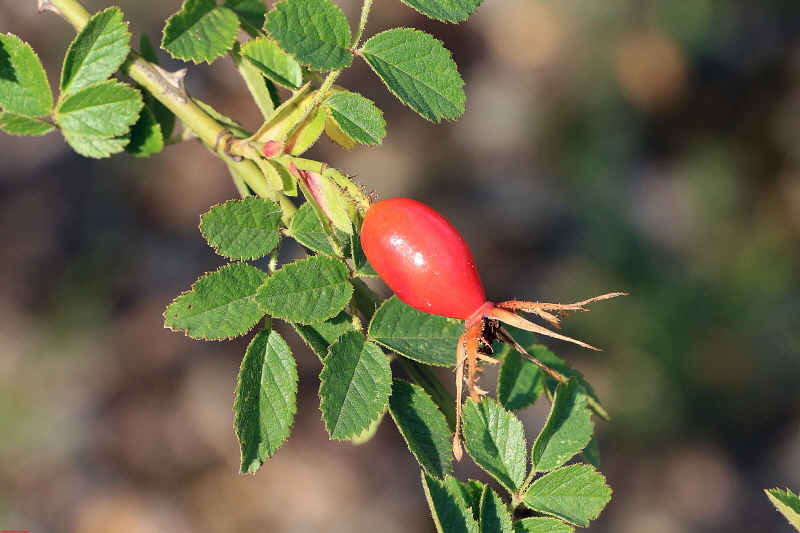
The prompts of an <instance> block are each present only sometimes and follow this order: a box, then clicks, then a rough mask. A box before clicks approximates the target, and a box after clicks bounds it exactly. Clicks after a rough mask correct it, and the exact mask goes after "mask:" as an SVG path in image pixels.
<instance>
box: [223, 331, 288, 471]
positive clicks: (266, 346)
mask: <svg viewBox="0 0 800 533" xmlns="http://www.w3.org/2000/svg"><path fill="white" fill-rule="evenodd" d="M233 410H234V412H235V413H236V423H235V425H236V436H237V438H238V439H239V447H240V448H241V452H242V463H241V467H240V470H241V472H242V473H248V474H251V473H254V472H255V471H256V470H258V469H259V468H260V467H261V465H262V464H264V461H266V460H267V459H268V458H270V457H272V456H273V455H275V452H276V451H277V450H278V448H280V446H281V444H283V442H284V441H285V440H286V439H287V438H288V437H289V431H290V430H291V427H292V424H293V423H294V414H295V412H296V411H297V368H296V365H295V361H294V357H292V351H291V349H290V348H289V345H288V344H286V341H284V340H283V338H281V336H280V335H279V334H278V333H277V332H275V331H272V330H265V331H262V332H260V333H259V334H258V335H256V336H255V337H253V340H252V341H250V345H249V346H248V347H247V352H246V353H245V356H244V359H243V360H242V366H241V368H240V369H239V379H238V384H237V386H236V401H235V402H234V406H233Z"/></svg>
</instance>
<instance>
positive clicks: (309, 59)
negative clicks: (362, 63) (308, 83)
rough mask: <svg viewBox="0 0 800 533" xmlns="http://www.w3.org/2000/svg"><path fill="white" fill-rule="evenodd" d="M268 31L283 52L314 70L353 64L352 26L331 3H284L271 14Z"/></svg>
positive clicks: (297, 0) (308, 0)
mask: <svg viewBox="0 0 800 533" xmlns="http://www.w3.org/2000/svg"><path fill="white" fill-rule="evenodd" d="M265 29H266V30H267V31H268V32H269V33H270V35H272V37H274V38H275V39H276V40H277V41H278V43H279V44H280V46H281V48H283V49H284V50H286V51H287V52H289V53H290V54H292V55H293V56H294V57H295V59H297V60H298V61H299V62H300V63H302V64H304V65H307V66H308V67H310V68H312V69H314V70H337V69H342V68H344V67H346V66H348V65H350V63H351V62H352V60H353V55H352V54H351V53H350V50H348V47H349V46H350V26H349V25H348V24H347V18H346V17H345V15H344V12H343V11H342V10H341V9H340V8H339V6H337V5H336V4H334V3H333V2H331V0H281V1H280V2H278V3H276V4H275V6H274V7H273V9H272V11H270V12H269V13H268V14H267V22H266V24H265Z"/></svg>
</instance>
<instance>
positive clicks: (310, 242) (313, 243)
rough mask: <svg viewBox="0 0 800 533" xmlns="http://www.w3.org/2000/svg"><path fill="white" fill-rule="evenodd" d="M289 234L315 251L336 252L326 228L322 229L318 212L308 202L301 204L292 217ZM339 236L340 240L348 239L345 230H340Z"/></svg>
mask: <svg viewBox="0 0 800 533" xmlns="http://www.w3.org/2000/svg"><path fill="white" fill-rule="evenodd" d="M334 231H335V230H334ZM287 234H288V235H289V236H291V237H293V238H294V239H295V240H296V241H297V242H299V243H300V244H302V245H303V246H305V247H306V248H309V249H311V250H314V251H315V252H319V253H322V254H327V255H333V254H334V253H335V252H334V250H333V246H331V243H330V241H329V240H328V236H327V235H326V234H325V230H323V229H322V223H321V222H320V221H319V217H318V216H317V212H316V211H314V207H313V206H312V205H311V204H309V203H308V202H306V203H304V204H303V205H301V206H300V207H299V208H298V210H297V213H295V214H294V217H292V222H291V223H290V224H289V231H288V232H287ZM339 236H340V240H343V239H347V235H346V234H344V233H343V232H339Z"/></svg>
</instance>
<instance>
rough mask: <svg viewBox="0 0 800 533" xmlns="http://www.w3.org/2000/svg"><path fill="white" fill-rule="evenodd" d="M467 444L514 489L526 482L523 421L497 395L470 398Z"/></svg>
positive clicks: (465, 409) (465, 411) (466, 412)
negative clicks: (477, 398) (507, 409)
mask: <svg viewBox="0 0 800 533" xmlns="http://www.w3.org/2000/svg"><path fill="white" fill-rule="evenodd" d="M462 417H463V423H462V434H463V436H464V447H465V448H466V449H467V453H469V454H470V455H471V456H472V458H473V459H474V460H475V462H476V463H477V464H478V466H480V467H481V468H483V469H484V470H486V471H487V472H488V473H489V474H490V475H491V476H492V477H494V478H495V479H496V480H497V481H499V482H500V483H501V484H502V485H503V486H504V487H505V488H506V489H508V491H509V492H511V493H516V491H517V490H518V489H519V488H520V487H521V486H522V483H523V482H524V480H525V468H526V466H527V464H526V463H527V448H526V444H525V433H524V431H523V428H522V422H520V421H519V419H518V418H517V417H516V416H514V414H513V413H509V412H508V411H506V410H504V409H503V407H502V406H501V405H500V404H498V403H497V402H496V401H495V400H494V399H492V398H488V397H485V398H483V401H481V402H476V401H473V400H472V399H468V400H467V401H466V403H465V404H464V407H463V413H462Z"/></svg>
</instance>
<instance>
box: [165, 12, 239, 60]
mask: <svg viewBox="0 0 800 533" xmlns="http://www.w3.org/2000/svg"><path fill="white" fill-rule="evenodd" d="M238 31H239V18H238V17H237V16H236V13H234V12H233V11H232V10H230V9H228V8H227V7H219V6H218V5H217V2H216V0H186V1H185V2H184V3H183V6H181V10H180V11H178V12H177V13H175V14H174V15H172V16H171V17H170V18H169V19H167V24H166V26H165V27H164V37H163V39H162V40H161V47H162V48H163V49H164V50H166V51H168V52H169V53H170V54H171V55H172V57H175V58H177V59H183V60H186V61H194V62H195V63H200V62H201V61H206V62H208V63H211V62H212V61H213V60H214V59H216V58H217V57H219V56H221V55H222V54H224V53H225V52H227V51H228V50H229V49H230V48H231V47H232V46H233V42H234V40H235V39H236V34H237V33H238Z"/></svg>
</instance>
